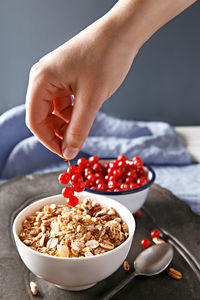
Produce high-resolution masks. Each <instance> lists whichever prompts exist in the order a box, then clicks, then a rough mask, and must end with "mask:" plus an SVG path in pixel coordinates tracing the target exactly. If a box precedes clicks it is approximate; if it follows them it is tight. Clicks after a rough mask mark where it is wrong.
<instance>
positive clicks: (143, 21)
mask: <svg viewBox="0 0 200 300" xmlns="http://www.w3.org/2000/svg"><path fill="white" fill-rule="evenodd" d="M194 2H196V0H119V1H118V2H117V4H116V5H115V6H114V7H113V8H112V9H111V10H110V11H109V12H108V14H107V15H108V16H109V18H110V20H111V22H114V23H115V26H117V28H118V29H119V32H121V33H122V35H123V38H124V41H125V42H127V43H128V45H130V47H135V45H137V47H138V49H139V48H140V47H141V46H142V45H143V44H144V43H145V42H146V41H147V40H148V39H149V38H150V37H151V36H152V35H153V34H154V33H155V32H156V31H157V30H158V29H159V28H161V27H162V26H163V25H164V24H166V23H167V22H168V21H170V20H171V19H173V18H174V17H175V16H177V15H178V14H180V13H181V12H182V11H184V10H185V9H186V8H187V7H189V6H190V5H192V4H193V3H194Z"/></svg>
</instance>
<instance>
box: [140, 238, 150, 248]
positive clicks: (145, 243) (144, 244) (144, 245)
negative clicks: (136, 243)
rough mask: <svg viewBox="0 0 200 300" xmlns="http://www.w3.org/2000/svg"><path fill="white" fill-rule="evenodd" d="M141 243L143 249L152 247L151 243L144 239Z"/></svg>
mask: <svg viewBox="0 0 200 300" xmlns="http://www.w3.org/2000/svg"><path fill="white" fill-rule="evenodd" d="M140 243H141V245H142V247H143V248H148V247H149V246H150V241H149V240H148V239H142V240H141V242H140Z"/></svg>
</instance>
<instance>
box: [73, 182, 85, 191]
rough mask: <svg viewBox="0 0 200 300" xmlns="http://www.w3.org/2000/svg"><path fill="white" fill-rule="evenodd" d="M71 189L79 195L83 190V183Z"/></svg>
mask: <svg viewBox="0 0 200 300" xmlns="http://www.w3.org/2000/svg"><path fill="white" fill-rule="evenodd" d="M73 189H74V191H75V192H77V193H80V192H82V191H84V189H85V182H81V183H79V184H75V185H73Z"/></svg>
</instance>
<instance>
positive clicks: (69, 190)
mask: <svg viewBox="0 0 200 300" xmlns="http://www.w3.org/2000/svg"><path fill="white" fill-rule="evenodd" d="M62 195H63V197H65V198H68V196H71V195H74V190H73V189H72V188H71V187H69V186H66V187H65V188H63V189H62Z"/></svg>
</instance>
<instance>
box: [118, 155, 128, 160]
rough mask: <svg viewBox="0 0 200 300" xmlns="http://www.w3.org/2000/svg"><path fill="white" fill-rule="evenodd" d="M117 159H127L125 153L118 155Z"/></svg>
mask: <svg viewBox="0 0 200 300" xmlns="http://www.w3.org/2000/svg"><path fill="white" fill-rule="evenodd" d="M117 160H127V158H126V155H124V154H120V155H118V157H117Z"/></svg>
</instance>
